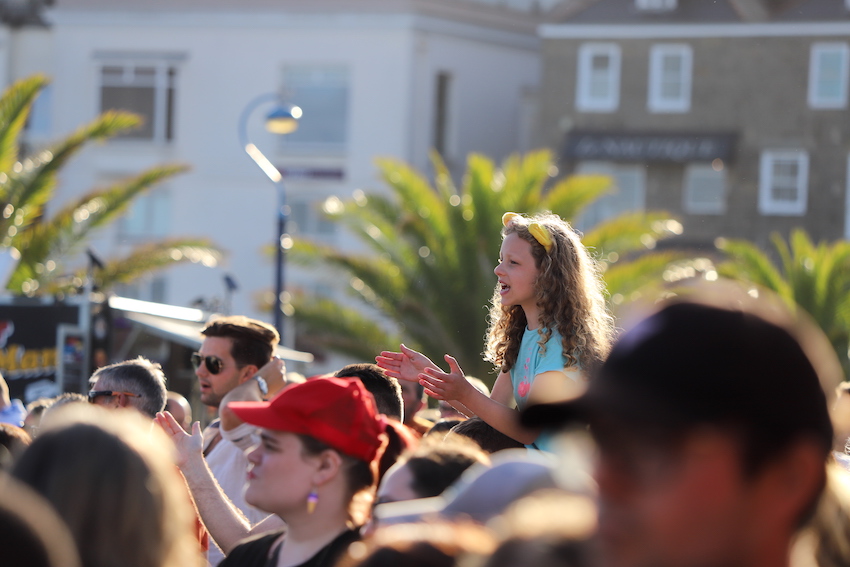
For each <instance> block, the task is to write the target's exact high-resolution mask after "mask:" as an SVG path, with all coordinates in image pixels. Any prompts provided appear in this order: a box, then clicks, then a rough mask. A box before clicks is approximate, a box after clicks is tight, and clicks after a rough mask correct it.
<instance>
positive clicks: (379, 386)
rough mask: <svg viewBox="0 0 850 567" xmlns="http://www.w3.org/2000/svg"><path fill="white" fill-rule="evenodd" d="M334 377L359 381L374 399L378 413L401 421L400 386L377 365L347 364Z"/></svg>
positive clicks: (402, 408) (402, 410) (402, 399)
mask: <svg viewBox="0 0 850 567" xmlns="http://www.w3.org/2000/svg"><path fill="white" fill-rule="evenodd" d="M334 377H336V378H347V377H353V378H357V379H359V380H360V382H361V383H362V384H363V386H364V387H365V388H366V389H367V390H368V391H369V393H370V394H372V396H373V397H374V398H375V404H376V405H377V406H378V413H382V414H384V415H386V416H388V417H392V418H395V419H397V420H399V421H403V418H404V398H402V395H401V386H400V385H399V383H398V380H396V379H395V378H391V377H390V376H387V375H386V374H385V373H384V370H383V368H381V367H380V366H378V365H377V364H369V363H363V364H349V365H347V366H343V367H342V368H340V369H339V370H337V371H336V372H334Z"/></svg>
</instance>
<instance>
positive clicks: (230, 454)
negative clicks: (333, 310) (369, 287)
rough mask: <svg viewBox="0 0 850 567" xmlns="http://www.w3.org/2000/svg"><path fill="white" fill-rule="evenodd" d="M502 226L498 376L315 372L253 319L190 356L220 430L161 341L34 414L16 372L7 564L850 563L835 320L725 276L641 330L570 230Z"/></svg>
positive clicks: (383, 359)
mask: <svg viewBox="0 0 850 567" xmlns="http://www.w3.org/2000/svg"><path fill="white" fill-rule="evenodd" d="M502 220H503V225H504V228H503V231H502V235H503V241H502V246H501V250H500V254H499V263H498V265H497V266H496V268H495V270H494V273H495V276H496V279H497V284H496V288H495V292H494V296H493V298H492V301H491V303H492V305H491V310H490V315H489V322H490V328H489V331H488V334H487V338H486V344H485V345H484V353H485V356H486V358H487V360H489V361H490V362H492V363H493V366H494V369H495V371H496V373H497V376H496V378H495V381H494V382H493V386H492V389H490V388H488V387H487V386H486V385H484V384H483V383H481V382H480V381H479V380H476V379H473V378H472V377H469V376H466V375H465V374H464V372H463V370H462V369H461V367H460V365H459V364H458V362H457V359H456V358H454V357H453V356H451V355H448V354H446V355H445V358H444V360H443V361H441V362H444V363H445V366H441V365H440V364H437V363H435V362H434V361H433V360H431V359H430V358H428V357H427V356H426V355H425V354H423V353H420V352H417V351H416V350H414V349H411V348H409V347H407V346H405V345H401V346H400V348H399V349H398V350H386V351H383V352H381V353H376V360H375V363H371V362H368V363H367V362H364V363H359V364H352V365H348V366H345V367H343V368H340V369H339V370H337V371H336V372H334V373H331V374H327V375H322V376H314V377H311V378H306V379H305V378H303V377H299V376H298V375H295V374H293V373H288V372H287V371H286V368H285V365H284V363H283V361H282V360H281V359H279V358H277V357H275V356H274V352H275V347H276V345H277V343H278V341H279V337H278V334H277V332H276V331H275V330H274V328H272V327H271V326H269V325H267V324H265V323H262V322H260V321H257V320H254V319H250V318H247V317H243V316H226V317H217V318H214V319H213V320H211V321H210V322H209V323H208V324H207V325H206V326H205V328H204V330H203V331H202V340H201V343H200V347H199V349H198V351H197V352H195V353H193V354H192V356H191V363H192V365H193V366H194V368H195V373H196V376H197V385H198V388H197V389H198V392H199V395H200V401H201V403H203V404H204V405H206V406H208V407H211V408H215V409H216V410H217V414H218V418H217V419H216V420H214V421H213V422H212V423H211V424H210V425H209V426H207V427H206V428H205V429H204V430H203V431H202V430H201V427H200V424H199V423H198V422H197V421H195V422H193V421H192V416H191V406H190V405H189V404H188V402H187V401H186V399H185V398H183V397H182V396H180V395H179V394H176V393H174V392H170V391H168V387H167V385H168V382H167V378H166V376H165V375H164V373H163V371H162V369H161V367H160V366H159V365H158V364H157V363H155V362H151V361H149V360H146V359H144V358H141V357H140V358H137V359H133V360H126V361H121V362H117V363H114V364H111V365H109V366H105V367H102V368H99V369H97V370H96V371H95V372H94V374H93V375H92V376H91V378H90V380H89V385H90V390H89V392H88V393H87V394H86V395H82V394H63V395H62V396H60V397H58V398H56V399H52V400H36V401H35V402H32V403H31V404H29V406H26V407H25V406H24V405H23V404H22V403H20V401H18V400H12V399H10V397H9V391H8V387H7V385H6V383H5V382H4V381H3V380H2V379H1V378H0V422H3V423H2V425H0V542H2V546H0V549H2V552H0V553H2V557H3V561H4V564H8V565H10V566H19V565H20V566H45V567H48V566H49V567H53V566H68V567H80V566H82V567H114V566H119V565H120V566H122V567H123V566H127V567H169V566H172V565H174V566H177V565H180V566H192V565H195V566H198V567H204V566H205V565H213V566H215V565H222V566H225V567H253V566H257V567H291V566H305V567H334V566H340V567H388V566H397V565H404V566H408V565H410V566H414V567H444V566H445V567H454V566H461V565H481V566H485V567H507V566H525V565H534V566H544V567H803V566H804V565H805V566H817V567H838V566H850V466H848V462H850V459H848V458H847V457H846V453H845V448H844V446H845V443H846V439H847V437H848V435H850V408H848V407H847V405H848V397H850V383H848V382H845V381H844V379H843V375H842V369H841V365H840V364H839V362H838V360H837V357H836V356H835V354H834V351H833V350H832V348H831V347H830V345H829V342H828V340H827V339H826V337H824V336H823V334H822V333H821V332H820V331H819V330H817V329H815V328H814V327H813V326H811V325H809V324H807V323H806V321H805V319H804V316H803V315H801V314H792V313H791V312H790V311H789V310H788V309H787V308H785V307H783V306H781V305H780V304H779V303H778V302H775V301H773V300H771V299H770V298H769V297H765V296H764V295H763V294H762V295H761V296H758V295H759V294H753V293H744V292H739V291H738V290H736V289H732V288H729V287H726V286H723V285H720V284H717V285H713V286H711V287H710V288H706V289H703V288H700V289H695V290H690V291H689V292H687V293H685V292H683V293H679V294H677V295H675V296H672V297H670V298H668V299H666V300H664V301H662V302H659V303H657V304H656V305H653V306H652V307H651V308H650V309H648V310H647V311H646V312H643V313H641V314H639V315H636V316H634V317H633V320H632V321H629V322H628V324H627V325H625V326H626V327H627V328H626V329H625V330H624V331H622V332H620V333H619V335H618V334H617V333H615V327H614V319H613V317H612V316H611V314H610V313H609V312H608V310H607V308H606V304H605V296H604V287H603V285H602V279H601V277H600V273H599V268H598V266H597V264H596V263H595V262H594V260H593V258H592V256H591V254H590V253H589V252H588V250H587V249H586V248H585V247H584V246H583V245H582V243H581V241H580V238H579V235H578V233H577V232H576V231H575V230H573V229H572V227H570V225H569V224H568V223H566V222H565V221H563V220H562V219H560V218H559V217H557V216H555V215H552V214H541V215H536V216H532V217H527V216H523V215H519V214H515V213H506V214H505V215H504V217H503V219H502ZM429 399H430V400H433V401H432V402H431V403H430V404H429V403H428V401H429ZM429 405H430V406H431V407H430V408H429V407H428V406H429Z"/></svg>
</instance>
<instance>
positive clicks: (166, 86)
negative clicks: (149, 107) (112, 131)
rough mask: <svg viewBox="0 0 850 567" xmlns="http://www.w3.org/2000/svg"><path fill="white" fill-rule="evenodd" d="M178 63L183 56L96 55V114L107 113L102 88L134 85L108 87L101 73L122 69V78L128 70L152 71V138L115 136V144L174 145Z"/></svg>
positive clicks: (130, 84)
mask: <svg viewBox="0 0 850 567" xmlns="http://www.w3.org/2000/svg"><path fill="white" fill-rule="evenodd" d="M181 60H182V57H180V56H171V55H163V56H158V55H154V54H144V55H142V54H126V55H121V54H111V55H96V56H95V62H96V68H97V75H98V84H97V89H98V92H97V101H98V106H97V109H98V112H99V113H102V112H104V111H106V110H109V109H105V108H104V107H103V104H104V103H103V89H104V87H121V86H128V87H131V86H134V85H133V84H132V83H131V82H128V83H122V84H109V83H110V82H109V81H105V80H104V74H103V71H104V69H105V68H106V67H121V68H123V69H124V74H125V75H127V74H128V69H137V68H144V67H152V68H154V85H153V88H154V100H153V117H152V129H151V136H150V137H141V136H133V135H129V136H116V137H115V138H113V140H114V141H116V142H120V143H146V144H148V143H149V144H161V145H168V144H172V143H174V142H175V140H176V138H177V135H176V124H177V96H178V90H179V77H180V61H181ZM169 91H170V93H169ZM169 95H170V96H169ZM121 110H126V111H128V112H136V113H139V114H140V112H139V111H138V110H135V109H132V108H126V109H121ZM145 118H147V117H145Z"/></svg>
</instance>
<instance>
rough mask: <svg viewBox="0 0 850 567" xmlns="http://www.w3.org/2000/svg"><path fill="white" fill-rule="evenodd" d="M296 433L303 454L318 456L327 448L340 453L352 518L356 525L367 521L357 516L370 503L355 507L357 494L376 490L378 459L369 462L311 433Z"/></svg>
mask: <svg viewBox="0 0 850 567" xmlns="http://www.w3.org/2000/svg"><path fill="white" fill-rule="evenodd" d="M295 435H296V436H297V437H298V438H299V439H300V440H301V445H302V447H303V454H305V455H309V456H316V455H319V454H321V453H322V452H324V451H327V450H331V451H335V452H336V453H338V454H339V456H340V457H341V458H342V462H343V472H344V474H345V478H346V480H347V482H348V497H349V500H350V505H349V516H350V520H351V521H352V522H353V523H354V524H355V525H358V526H359V525H360V524H362V523H363V522H364V521H365V517H364V518H362V521H360V520H361V519H360V518H357V516H358V514H359V513H364V514H365V510H367V509H368V504H367V505H364V510H363V511H359V510H355V509H354V508H356V506H357V504H358V502H357V496H358V495H359V494H361V493H364V492H367V491H374V488H375V485H376V484H377V478H378V476H377V470H376V466H373V464H374V463H375V462H376V461H372V462H371V463H367V462H366V461H363V460H361V459H358V458H356V457H352V456H351V455H346V454H345V453H342V452H341V451H339V450H337V449H334V448H333V447H331V446H330V445H328V444H327V443H325V442H323V441H319V440H318V439H316V438H315V437H311V436H310V435H304V434H302V433H296V434H295Z"/></svg>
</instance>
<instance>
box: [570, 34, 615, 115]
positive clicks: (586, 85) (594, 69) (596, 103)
mask: <svg viewBox="0 0 850 567" xmlns="http://www.w3.org/2000/svg"><path fill="white" fill-rule="evenodd" d="M619 105H620V46H619V45H617V44H615V43H585V44H583V45H582V46H581V47H580V48H579V52H578V80H577V81H576V110H581V111H585V112H614V111H615V110H617V107H618V106H619Z"/></svg>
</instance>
